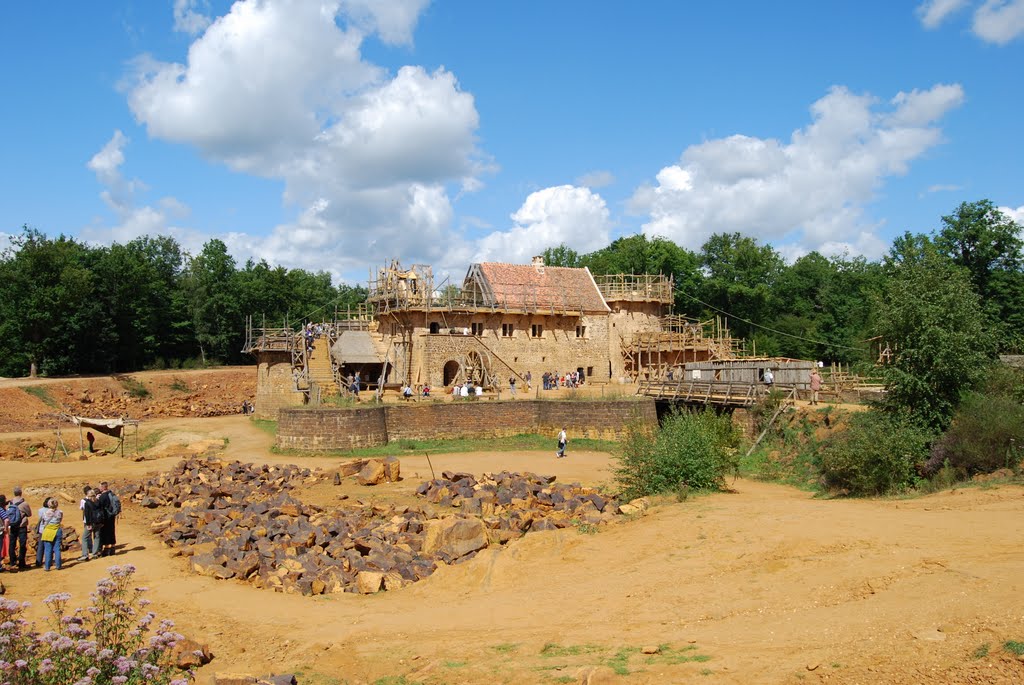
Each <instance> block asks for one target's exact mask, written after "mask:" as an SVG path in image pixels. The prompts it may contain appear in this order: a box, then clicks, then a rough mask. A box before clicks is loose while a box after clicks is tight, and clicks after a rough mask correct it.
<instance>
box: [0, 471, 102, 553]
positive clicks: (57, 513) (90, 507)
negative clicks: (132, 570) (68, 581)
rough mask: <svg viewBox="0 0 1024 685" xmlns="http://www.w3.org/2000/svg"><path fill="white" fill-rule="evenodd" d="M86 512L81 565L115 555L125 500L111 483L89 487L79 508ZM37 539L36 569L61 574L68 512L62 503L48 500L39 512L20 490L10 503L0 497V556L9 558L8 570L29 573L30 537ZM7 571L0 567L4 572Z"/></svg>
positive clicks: (4, 497)
mask: <svg viewBox="0 0 1024 685" xmlns="http://www.w3.org/2000/svg"><path fill="white" fill-rule="evenodd" d="M78 508H79V509H80V510H81V512H82V524H83V525H82V555H81V556H80V557H79V559H78V560H79V561H87V560H88V559H92V558H95V557H101V556H108V555H111V554H114V553H115V548H116V546H117V517H118V516H119V515H120V514H121V500H120V499H118V497H117V495H116V494H115V493H114V492H113V491H112V490H111V489H110V487H109V484H108V483H107V482H105V481H104V482H103V483H100V485H99V487H98V488H93V487H91V486H88V485H87V486H85V488H84V489H83V492H82V499H81V501H80V502H79V504H78ZM30 532H31V533H32V534H33V535H34V536H35V547H36V561H35V565H36V568H40V567H42V568H43V569H44V570H46V571H49V570H50V569H51V568H53V569H57V570H60V568H61V567H62V565H63V559H62V557H61V548H62V547H63V543H64V512H63V511H62V510H61V508H60V500H59V499H58V498H56V497H52V496H48V497H45V498H44V499H43V503H42V507H41V508H40V509H39V511H38V512H33V511H32V506H31V505H30V504H29V503H28V502H27V501H26V500H25V498H24V497H23V496H22V489H21V487H20V486H17V487H15V488H14V490H13V497H11V499H10V500H9V501H8V499H7V496H6V495H0V552H2V554H3V556H6V557H7V569H6V570H8V571H10V572H13V571H26V570H28V568H29V566H28V563H27V560H26V555H27V554H28V540H29V533H30ZM2 570H4V568H3V565H2V564H0V571H2Z"/></svg>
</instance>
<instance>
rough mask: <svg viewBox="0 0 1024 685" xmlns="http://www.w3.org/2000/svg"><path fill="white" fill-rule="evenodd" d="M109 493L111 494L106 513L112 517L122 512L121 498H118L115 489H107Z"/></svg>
mask: <svg viewBox="0 0 1024 685" xmlns="http://www.w3.org/2000/svg"><path fill="white" fill-rule="evenodd" d="M107 495H108V496H109V499H108V500H107V511H106V514H107V516H109V517H110V518H114V517H115V516H117V515H118V514H120V513H121V500H120V499H118V497H117V495H115V494H114V491H113V490H107Z"/></svg>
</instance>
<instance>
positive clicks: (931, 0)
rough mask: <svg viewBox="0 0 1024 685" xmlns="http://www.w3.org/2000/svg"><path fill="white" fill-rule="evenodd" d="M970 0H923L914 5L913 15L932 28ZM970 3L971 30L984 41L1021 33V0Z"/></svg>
mask: <svg viewBox="0 0 1024 685" xmlns="http://www.w3.org/2000/svg"><path fill="white" fill-rule="evenodd" d="M971 4H972V3H971V2H969V0H926V2H922V3H921V4H919V5H918V6H917V16H918V17H920V19H921V24H922V25H923V26H924V27H925V28H926V29H935V28H938V26H939V25H940V24H942V23H943V22H944V21H945V20H946V19H947V18H949V17H950V16H952V15H953V14H954V13H955V12H956V11H957V10H960V9H962V8H964V7H966V6H968V5H971ZM973 4H974V11H973V13H972V15H971V32H972V33H974V35H976V36H977V37H978V38H980V39H982V40H983V41H985V42H986V43H995V44H996V45H1006V44H1007V43H1009V42H1011V41H1013V40H1014V39H1016V38H1018V37H1020V36H1021V35H1022V34H1024V0H984V2H982V3H980V4H978V3H973Z"/></svg>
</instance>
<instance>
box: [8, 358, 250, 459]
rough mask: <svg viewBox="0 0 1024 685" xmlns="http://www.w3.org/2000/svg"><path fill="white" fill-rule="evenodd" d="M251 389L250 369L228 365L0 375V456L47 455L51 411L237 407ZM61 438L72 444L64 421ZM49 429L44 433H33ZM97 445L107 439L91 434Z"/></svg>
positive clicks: (99, 414)
mask: <svg viewBox="0 0 1024 685" xmlns="http://www.w3.org/2000/svg"><path fill="white" fill-rule="evenodd" d="M255 394H256V369H255V367H252V366H232V367H222V368H218V369H209V370H201V371H145V372H140V373H133V374H124V375H115V376H89V377H71V378H39V379H27V378H4V379H0V434H3V433H8V434H10V433H15V434H17V433H26V434H27V433H37V434H35V435H16V436H8V437H13V438H14V439H13V440H11V439H8V440H6V441H3V442H2V443H0V459H14V458H24V459H32V458H49V456H50V455H51V454H52V452H53V447H54V445H55V436H54V435H53V434H52V431H54V430H55V429H56V427H57V425H58V421H57V419H56V418H55V415H57V414H61V413H65V414H72V415H75V416H83V417H88V418H121V417H125V418H130V419H140V420H143V421H151V420H154V419H160V418H168V417H178V418H196V417H210V416H225V415H229V414H236V413H239V412H240V410H241V404H242V402H243V401H244V400H249V401H252V400H253V398H254V397H255ZM62 430H63V431H64V439H65V442H67V443H68V445H69V449H70V443H73V444H74V446H75V447H76V448H77V446H78V441H79V435H78V429H77V428H76V427H74V426H70V425H69V424H66V423H65V424H64V425H63V427H62ZM40 431H51V435H50V436H46V435H45V434H38V433H39V432H40ZM97 437H98V438H99V441H98V443H97V445H98V447H99V448H100V449H104V448H107V447H109V446H110V443H111V441H110V440H109V439H106V438H104V436H97Z"/></svg>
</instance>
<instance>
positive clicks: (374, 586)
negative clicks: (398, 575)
mask: <svg viewBox="0 0 1024 685" xmlns="http://www.w3.org/2000/svg"><path fill="white" fill-rule="evenodd" d="M385 575H386V574H384V573H381V572H379V571H360V572H359V573H358V574H357V575H356V590H357V591H358V592H359V594H361V595H372V594H373V593H375V592H379V591H380V588H381V586H382V585H383V584H384V576H385Z"/></svg>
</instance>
